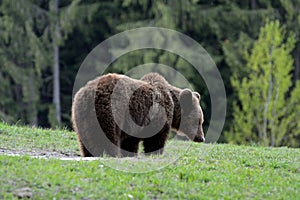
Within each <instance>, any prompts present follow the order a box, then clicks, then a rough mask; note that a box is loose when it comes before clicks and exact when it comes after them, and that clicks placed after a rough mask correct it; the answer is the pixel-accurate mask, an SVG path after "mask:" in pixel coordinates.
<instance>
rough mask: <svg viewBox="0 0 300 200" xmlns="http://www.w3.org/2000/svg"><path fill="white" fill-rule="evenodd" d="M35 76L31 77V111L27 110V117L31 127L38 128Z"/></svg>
mask: <svg viewBox="0 0 300 200" xmlns="http://www.w3.org/2000/svg"><path fill="white" fill-rule="evenodd" d="M33 79H34V78H33V74H30V75H29V78H28V84H29V92H30V97H29V98H30V100H29V105H28V107H29V109H28V110H27V112H28V113H27V115H28V116H29V119H28V120H29V122H30V125H31V126H38V118H37V94H36V91H35V86H34V80H33Z"/></svg>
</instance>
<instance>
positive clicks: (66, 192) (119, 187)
mask: <svg viewBox="0 0 300 200" xmlns="http://www.w3.org/2000/svg"><path fill="white" fill-rule="evenodd" d="M15 153H19V154H22V155H21V156H12V155H7V154H15ZM78 153H79V151H78V146H77V141H76V137H75V134H74V133H73V132H68V131H64V130H63V131H61V130H59V131H56V130H54V131H51V130H42V129H35V128H29V127H17V126H8V125H5V124H0V180H1V181H0V199H11V198H17V197H18V196H20V197H24V196H29V197H31V198H33V199H52V198H56V199H253V198H254V199H297V198H298V197H299V196H300V163H299V162H300V149H289V148H262V147H245V146H234V145H212V144H196V143H192V142H183V141H170V142H169V143H168V144H167V149H166V153H165V155H164V156H158V157H145V156H143V155H141V156H139V157H138V158H122V159H116V158H99V159H97V160H90V161H86V160H80V161H75V160H61V159H58V157H68V156H72V157H74V156H75V157H76V156H78ZM23 154H27V155H23ZM30 155H31V156H30ZM32 155H39V156H42V157H46V158H47V157H50V158H49V159H44V158H34V157H32ZM176 157H179V158H178V160H176V161H175V162H171V164H170V162H169V161H170V159H171V160H172V159H174V158H176ZM120 166H121V167H123V168H122V170H124V169H125V172H124V171H118V170H116V168H120ZM157 166H166V167H163V168H162V169H160V170H154V171H151V172H148V173H130V172H126V169H128V170H127V171H130V170H131V171H132V170H133V169H136V170H137V171H138V170H140V171H139V172H143V170H144V169H145V170H144V171H149V167H150V168H152V169H153V168H155V167H156V168H157ZM157 169H158V168H157Z"/></svg>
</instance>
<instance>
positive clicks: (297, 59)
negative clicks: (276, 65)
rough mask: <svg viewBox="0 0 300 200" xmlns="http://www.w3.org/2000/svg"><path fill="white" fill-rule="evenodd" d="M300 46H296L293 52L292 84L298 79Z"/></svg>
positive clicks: (299, 75) (299, 72) (299, 77)
mask: <svg viewBox="0 0 300 200" xmlns="http://www.w3.org/2000/svg"><path fill="white" fill-rule="evenodd" d="M299 54H300V45H299V46H296V51H295V74H294V82H296V81H297V80H299V79H300V55H299Z"/></svg>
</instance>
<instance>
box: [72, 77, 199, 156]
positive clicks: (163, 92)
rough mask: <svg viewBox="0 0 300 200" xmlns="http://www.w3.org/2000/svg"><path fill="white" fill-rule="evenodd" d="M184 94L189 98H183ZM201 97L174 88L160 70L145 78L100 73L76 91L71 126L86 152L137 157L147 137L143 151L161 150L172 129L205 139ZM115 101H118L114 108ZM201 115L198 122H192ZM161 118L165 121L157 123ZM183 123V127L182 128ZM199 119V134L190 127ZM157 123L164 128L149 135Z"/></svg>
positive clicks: (89, 154) (89, 153)
mask: <svg viewBox="0 0 300 200" xmlns="http://www.w3.org/2000/svg"><path fill="white" fill-rule="evenodd" d="M119 86H121V89H118V88H119ZM114 95H115V96H114ZM189 95H191V96H190V98H189ZM182 96H183V97H187V98H186V99H187V100H186V101H189V100H190V101H189V102H184V101H183V102H181V100H182V99H184V98H181V97H182ZM129 97H130V99H129V101H128V102H129V103H127V102H126V99H128V98H129ZM197 97H198V96H197V95H196V94H195V93H193V94H192V93H191V91H190V90H182V89H179V88H176V87H173V86H171V85H170V84H168V82H167V81H166V80H165V79H164V78H163V77H162V76H160V75H159V74H157V73H150V74H147V75H145V76H144V77H143V78H142V79H141V80H135V79H131V78H129V77H127V76H124V75H118V74H107V75H104V76H101V77H98V78H96V79H95V80H93V81H90V82H88V83H87V85H86V86H84V87H83V88H81V89H80V90H79V91H78V92H77V94H76V95H75V98H74V102H73V105H72V121H73V127H74V130H75V132H76V133H77V136H78V141H79V144H80V150H81V153H82V155H83V156H100V155H103V153H107V154H109V155H111V156H134V155H136V154H137V152H138V147H139V143H140V142H141V141H143V145H144V151H145V153H155V154H160V153H162V152H163V149H164V146H165V142H166V140H167V136H168V133H169V131H170V128H171V127H172V128H175V129H176V130H178V131H179V132H183V133H184V134H186V135H187V136H188V137H189V138H191V139H193V140H194V141H197V142H200V141H203V140H204V135H203V131H202V123H203V114H202V110H201V107H200V105H199V99H198V98H197ZM199 98H200V96H199ZM112 101H114V102H116V107H117V109H115V110H113V108H112V103H111V102H112ZM184 103H187V106H184V107H186V108H181V106H180V105H183V104H184ZM157 105H159V106H157ZM128 107H129V108H128ZM151 109H152V110H151ZM162 109H163V110H162ZM150 110H151V112H150ZM162 111H165V113H166V119H165V122H164V119H162V117H161V115H160V113H162ZM113 113H114V114H115V115H113ZM183 115H184V117H183ZM186 116H188V117H186ZM197 117H198V120H199V119H200V122H199V121H198V122H195V120H193V119H196V118H197ZM130 119H131V120H132V121H130ZM116 122H118V123H116ZM132 122H134V124H135V125H138V126H139V127H136V126H133V125H132ZM161 122H164V125H162V126H159V125H158V124H159V123H161ZM182 123H183V124H184V126H180V124H182ZM195 123H197V127H198V126H199V127H198V129H197V133H195V131H193V130H192V129H191V128H190V127H195ZM120 126H121V127H120ZM157 126H158V127H162V128H161V130H159V131H158V133H157V134H155V135H153V136H151V137H147V135H149V134H152V133H151V132H153V130H154V129H155V127H157ZM126 132H127V133H130V135H129V134H127V133H126ZM141 136H145V137H144V138H143V137H141ZM91 150H92V152H90V151H91Z"/></svg>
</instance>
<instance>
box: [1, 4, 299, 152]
mask: <svg viewBox="0 0 300 200" xmlns="http://www.w3.org/2000/svg"><path fill="white" fill-rule="evenodd" d="M299 10H300V0H274V1H270V0H244V1H238V0H174V1H171V0H164V1H154V0H114V1H109V0H103V1H96V0H86V1H83V0H82V1H80V0H74V1H71V0H22V1H17V0H13V1H11V0H0V83H1V84H0V120H2V121H4V122H7V123H11V124H16V123H18V124H28V125H31V126H40V127H47V128H49V127H51V128H55V127H67V128H69V129H71V128H72V127H71V119H70V114H71V109H70V108H71V104H72V92H73V84H74V80H75V76H76V74H77V71H78V69H79V67H80V65H81V63H82V62H83V60H84V58H85V57H86V56H87V54H88V53H89V52H90V51H91V50H92V49H93V48H94V47H95V46H97V45H98V44H99V43H101V42H102V41H104V40H105V39H107V38H109V37H110V36H112V35H114V34H117V33H119V32H122V31H125V30H129V29H132V28H138V27H146V26H156V27H164V28H169V29H173V30H176V31H179V32H181V33H184V34H186V35H188V36H189V37H191V38H193V39H194V40H196V41H197V42H198V43H199V44H201V45H202V46H203V47H204V48H205V49H206V51H207V52H208V53H209V54H210V55H211V57H212V58H213V60H214V62H215V63H216V65H217V67H218V69H219V71H220V73H221V76H222V78H223V80H224V84H225V88H226V95H227V116H226V123H225V127H224V133H223V134H222V136H221V138H220V140H219V141H220V142H228V143H237V144H259V145H265V146H291V147H300V125H299V124H300V123H299V122H300V120H299V119H300V84H299V79H300V40H299V32H300V13H299ZM144 63H161V64H165V65H168V66H172V67H173V68H174V69H176V70H178V71H179V72H180V73H182V74H183V75H184V76H185V77H186V78H187V79H188V80H189V82H190V83H191V84H192V85H193V87H194V89H195V90H196V91H198V92H199V93H200V94H201V95H202V102H201V105H202V108H203V110H204V114H205V116H206V119H208V120H206V121H205V127H206V128H207V126H208V124H209V117H210V96H209V94H208V91H207V89H206V85H205V83H204V82H203V79H202V78H201V76H200V75H199V74H198V73H195V71H194V70H193V68H192V67H191V66H190V65H189V63H187V62H186V61H185V60H183V59H181V58H180V57H178V56H176V55H174V54H171V53H169V52H165V51H162V50H147V51H144V50H142V51H134V52H130V53H128V54H126V55H124V56H122V57H121V58H120V59H118V60H117V61H116V62H114V63H113V64H112V66H111V67H110V68H109V71H111V72H116V73H126V72H127V71H128V70H129V69H131V68H132V67H135V66H137V65H140V64H144Z"/></svg>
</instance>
